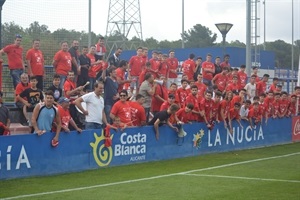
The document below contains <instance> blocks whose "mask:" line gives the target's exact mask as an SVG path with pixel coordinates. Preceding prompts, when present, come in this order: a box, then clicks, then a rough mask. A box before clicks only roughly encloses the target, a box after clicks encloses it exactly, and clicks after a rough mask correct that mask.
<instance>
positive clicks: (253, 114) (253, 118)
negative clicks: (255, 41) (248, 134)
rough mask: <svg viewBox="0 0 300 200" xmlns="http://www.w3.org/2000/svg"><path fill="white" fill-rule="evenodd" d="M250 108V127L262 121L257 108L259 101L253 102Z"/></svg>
mask: <svg viewBox="0 0 300 200" xmlns="http://www.w3.org/2000/svg"><path fill="white" fill-rule="evenodd" d="M252 105H253V106H252V108H250V109H249V113H248V118H249V123H250V126H251V128H254V127H255V126H256V125H257V124H258V123H261V122H262V117H263V116H262V113H261V111H260V109H259V103H258V102H254V103H253V104H252Z"/></svg>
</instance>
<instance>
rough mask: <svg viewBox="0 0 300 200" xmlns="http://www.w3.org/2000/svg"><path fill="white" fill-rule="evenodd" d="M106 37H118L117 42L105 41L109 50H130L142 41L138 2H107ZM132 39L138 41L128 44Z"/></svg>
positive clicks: (133, 0) (129, 0)
mask: <svg viewBox="0 0 300 200" xmlns="http://www.w3.org/2000/svg"><path fill="white" fill-rule="evenodd" d="M106 36H107V37H108V36H119V37H118V38H119V39H118V40H117V41H116V40H114V41H106V44H107V45H108V46H109V47H110V49H113V48H114V47H116V46H117V47H122V48H123V49H132V48H135V47H136V45H137V44H136V43H140V41H142V40H143V34H142V22H141V11H140V1H139V0H110V1H109V10H108V17H107V26H106ZM132 37H136V38H138V39H139V40H140V41H138V42H131V43H128V40H130V39H131V38H132Z"/></svg>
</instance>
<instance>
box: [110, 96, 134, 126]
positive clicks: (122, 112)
mask: <svg viewBox="0 0 300 200" xmlns="http://www.w3.org/2000/svg"><path fill="white" fill-rule="evenodd" d="M111 113H112V114H113V115H115V116H118V117H119V118H120V120H121V122H122V123H124V124H126V125H128V126H131V125H132V123H131V107H130V105H129V103H128V102H127V101H125V102H122V101H120V100H119V101H117V102H116V103H115V104H114V105H113V107H112V109H111Z"/></svg>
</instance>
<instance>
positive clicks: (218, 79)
mask: <svg viewBox="0 0 300 200" xmlns="http://www.w3.org/2000/svg"><path fill="white" fill-rule="evenodd" d="M227 82H228V76H227V75H224V74H222V73H220V74H217V75H216V76H215V77H214V83H215V85H217V86H218V89H219V90H220V91H221V92H223V91H224V90H225V88H226V84H227Z"/></svg>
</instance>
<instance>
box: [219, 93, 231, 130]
mask: <svg viewBox="0 0 300 200" xmlns="http://www.w3.org/2000/svg"><path fill="white" fill-rule="evenodd" d="M232 98H233V93H232V92H231V91H228V92H226V94H225V98H224V99H223V100H222V101H221V102H220V114H219V118H220V121H223V122H224V127H225V128H228V126H227V125H228V124H227V121H226V119H227V117H228V113H229V110H230V102H231V100H232Z"/></svg>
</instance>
